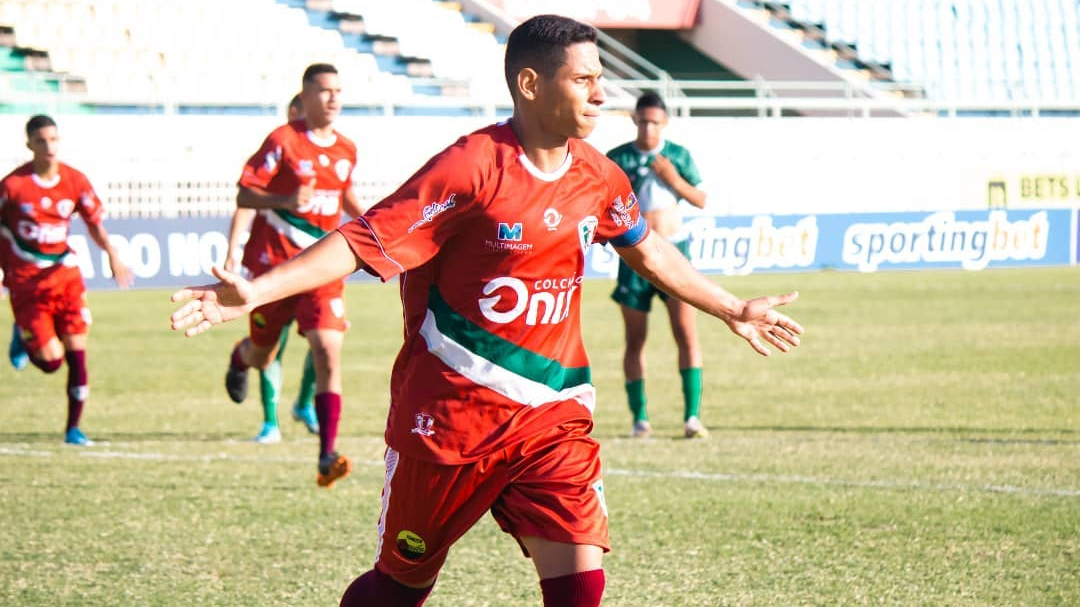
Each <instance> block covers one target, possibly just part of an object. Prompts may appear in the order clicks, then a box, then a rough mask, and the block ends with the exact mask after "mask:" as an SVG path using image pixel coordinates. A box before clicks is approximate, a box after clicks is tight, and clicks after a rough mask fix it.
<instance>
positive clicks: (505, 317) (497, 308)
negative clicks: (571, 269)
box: [477, 275, 581, 325]
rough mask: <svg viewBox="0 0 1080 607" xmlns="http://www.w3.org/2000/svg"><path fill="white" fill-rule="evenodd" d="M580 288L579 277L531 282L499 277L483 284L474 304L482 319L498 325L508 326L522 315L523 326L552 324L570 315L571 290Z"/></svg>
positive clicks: (510, 277)
mask: <svg viewBox="0 0 1080 607" xmlns="http://www.w3.org/2000/svg"><path fill="white" fill-rule="evenodd" d="M580 285H581V276H576V275H575V276H569V277H566V278H542V279H538V280H534V281H531V282H526V281H524V280H521V279H520V278H514V277H513V276H501V277H499V278H496V279H494V280H491V281H489V282H488V283H487V284H485V285H484V288H483V289H482V292H483V294H484V295H485V297H482V298H480V299H479V300H477V304H478V305H479V306H480V313H481V314H483V315H484V318H486V319H488V320H490V321H491V322H493V323H497V324H500V325H507V324H510V323H512V322H514V321H516V320H518V319H519V318H521V317H522V316H525V324H527V325H554V324H558V323H561V322H562V321H564V320H566V319H567V318H568V317H569V316H570V308H571V303H572V302H573V299H574V291H576V290H577V289H578V287H579V286H580ZM530 287H531V288H530Z"/></svg>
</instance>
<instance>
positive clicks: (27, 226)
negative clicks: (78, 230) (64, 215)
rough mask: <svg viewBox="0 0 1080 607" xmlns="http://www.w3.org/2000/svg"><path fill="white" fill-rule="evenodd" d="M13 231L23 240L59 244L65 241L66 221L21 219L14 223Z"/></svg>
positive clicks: (66, 232) (66, 233)
mask: <svg viewBox="0 0 1080 607" xmlns="http://www.w3.org/2000/svg"><path fill="white" fill-rule="evenodd" d="M15 231H16V232H17V233H18V234H19V238H21V239H22V240H23V241H24V242H36V243H38V244H59V243H61V242H66V241H67V235H68V226H67V224H66V223H43V224H37V223H34V222H33V221H26V220H25V219H23V220H20V221H19V223H18V224H16V225H15Z"/></svg>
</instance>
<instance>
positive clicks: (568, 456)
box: [375, 424, 610, 584]
mask: <svg viewBox="0 0 1080 607" xmlns="http://www.w3.org/2000/svg"><path fill="white" fill-rule="evenodd" d="M588 429H589V428H588V426H587V425H584V424H583V425H563V426H558V427H555V428H551V429H550V430H549V431H548V432H546V433H545V434H543V435H541V436H537V437H533V438H530V439H527V440H525V441H523V442H521V443H519V444H517V445H515V446H513V447H510V448H508V449H504V450H501V451H498V452H496V453H493V454H491V455H489V456H487V457H486V458H484V459H481V460H479V461H476V462H470V463H467V464H460V465H444V464H436V463H432V462H426V461H421V460H416V459H412V458H410V457H408V456H406V455H404V454H401V453H398V452H397V451H394V450H393V449H390V448H387V450H386V480H385V484H384V485H383V492H382V514H381V516H380V517H379V546H378V556H377V561H376V565H375V566H376V567H377V568H378V569H379V570H380V571H382V572H383V573H385V574H388V575H391V576H393V577H395V578H397V579H398V580H399V581H401V582H404V583H406V584H421V583H423V582H425V581H427V580H429V579H431V578H433V577H435V576H436V575H437V574H438V572H439V569H440V568H441V567H442V564H443V562H444V561H445V560H446V555H447V553H448V552H449V550H450V546H451V545H453V544H454V542H456V541H457V540H458V539H459V538H460V537H461V536H463V535H464V534H465V532H466V531H468V530H469V528H471V527H472V526H473V525H474V524H475V523H476V522H477V521H478V520H480V517H482V516H483V515H484V513H485V512H487V511H489V510H490V511H491V514H492V516H494V517H495V520H496V522H498V524H499V527H500V528H501V529H502V530H503V531H505V532H506V533H509V534H511V535H513V536H514V537H515V538H516V539H518V543H519V544H520V542H521V540H520V538H522V537H539V538H541V539H546V540H550V541H554V542H565V543H568V544H587V545H593V546H599V547H601V548H603V549H604V551H605V552H607V551H609V550H610V546H609V544H608V526H607V507H606V505H605V504H604V486H603V481H602V480H601V476H600V445H599V444H598V443H597V442H596V441H594V440H593V439H592V438H590V437H589V435H588ZM522 552H525V548H524V546H523V545H522ZM525 555H526V556H528V553H527V552H526V554H525Z"/></svg>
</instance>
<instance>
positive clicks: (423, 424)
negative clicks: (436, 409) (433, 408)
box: [412, 413, 435, 436]
mask: <svg viewBox="0 0 1080 607" xmlns="http://www.w3.org/2000/svg"><path fill="white" fill-rule="evenodd" d="M414 419H415V420H416V427H415V428H413V429H412V433H413V434H419V435H420V436H435V418H434V417H432V416H430V415H428V414H427V413H417V414H416V417H415V418H414Z"/></svg>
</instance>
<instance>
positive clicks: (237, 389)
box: [225, 342, 248, 404]
mask: <svg viewBox="0 0 1080 607" xmlns="http://www.w3.org/2000/svg"><path fill="white" fill-rule="evenodd" d="M239 347H240V342H237V343H236V345H235V346H234V347H233V351H234V352H235V351H236V348H239ZM225 391H226V392H228V393H229V398H231V399H232V402H234V403H237V404H239V403H242V402H244V399H245V398H247V392H248V373H247V369H237V368H236V367H234V366H232V358H231V357H230V359H229V370H228V371H226V372H225Z"/></svg>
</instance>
